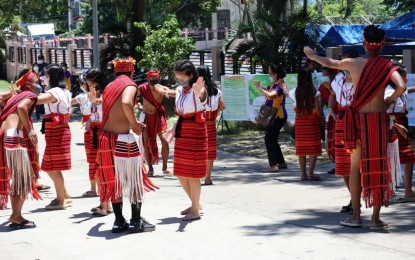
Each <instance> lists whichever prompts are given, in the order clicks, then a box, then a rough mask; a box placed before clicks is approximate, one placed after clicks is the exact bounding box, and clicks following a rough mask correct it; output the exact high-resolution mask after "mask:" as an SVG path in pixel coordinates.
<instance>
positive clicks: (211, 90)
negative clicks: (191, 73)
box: [197, 65, 218, 97]
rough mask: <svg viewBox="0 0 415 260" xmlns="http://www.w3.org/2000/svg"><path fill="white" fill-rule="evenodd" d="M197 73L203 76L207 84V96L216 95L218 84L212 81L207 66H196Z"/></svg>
mask: <svg viewBox="0 0 415 260" xmlns="http://www.w3.org/2000/svg"><path fill="white" fill-rule="evenodd" d="M197 74H198V75H199V77H203V79H204V81H205V85H206V86H207V92H208V96H209V97H211V96H216V95H217V94H218V86H216V84H215V82H213V81H212V76H211V74H210V69H209V66H206V65H200V66H199V67H197Z"/></svg>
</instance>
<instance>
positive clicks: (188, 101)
mask: <svg viewBox="0 0 415 260" xmlns="http://www.w3.org/2000/svg"><path fill="white" fill-rule="evenodd" d="M174 74H175V76H176V80H177V82H178V83H179V87H178V88H177V89H176V110H177V114H178V116H179V119H178V121H177V125H176V129H175V138H176V141H175V144H174V169H173V174H174V175H175V176H177V177H178V178H179V181H180V184H181V185H182V187H183V189H184V191H185V192H186V194H187V195H188V196H189V198H190V200H191V202H192V205H191V206H190V207H189V208H187V209H185V210H183V211H182V212H181V214H182V215H185V217H184V218H183V221H191V220H196V219H200V213H199V210H200V208H201V207H200V193H201V185H200V179H201V178H204V177H205V176H206V166H207V159H208V158H207V155H208V152H207V149H208V139H207V130H206V122H205V118H204V114H203V113H204V111H205V104H206V100H207V90H206V89H205V85H204V81H203V78H202V77H199V78H198V77H197V72H196V68H195V66H194V65H193V63H192V62H190V61H189V60H179V61H177V63H176V67H175V70H174Z"/></svg>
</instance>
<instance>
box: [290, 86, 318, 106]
mask: <svg viewBox="0 0 415 260" xmlns="http://www.w3.org/2000/svg"><path fill="white" fill-rule="evenodd" d="M296 89H297V88H293V89H291V90H290V92H288V97H289V98H291V99H292V100H293V101H294V103H293V105H294V107H296V106H297V101H296V100H295V90H296ZM318 96H320V91H318V90H317V91H316V94H315V95H314V97H318Z"/></svg>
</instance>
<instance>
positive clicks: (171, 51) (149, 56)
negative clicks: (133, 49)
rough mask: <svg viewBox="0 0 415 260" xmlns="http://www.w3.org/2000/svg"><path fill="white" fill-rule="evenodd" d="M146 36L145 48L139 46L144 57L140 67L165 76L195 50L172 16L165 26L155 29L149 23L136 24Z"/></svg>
mask: <svg viewBox="0 0 415 260" xmlns="http://www.w3.org/2000/svg"><path fill="white" fill-rule="evenodd" d="M134 25H135V26H136V27H138V28H141V29H142V30H143V32H144V34H145V35H146V40H145V42H144V46H142V47H141V46H138V47H137V51H138V52H139V53H140V54H141V55H142V59H141V60H140V61H139V62H138V66H139V67H141V68H145V69H151V68H157V69H159V70H160V72H161V73H162V74H163V75H167V74H168V73H169V72H170V71H172V69H173V67H174V63H175V62H176V61H177V60H179V59H184V58H187V57H188V56H189V53H190V52H191V51H192V50H193V49H194V44H193V42H192V40H190V39H185V38H184V37H183V36H182V33H181V30H180V28H179V23H178V22H177V19H176V18H175V17H174V16H173V15H170V16H169V17H168V19H167V20H166V21H165V22H164V23H163V25H161V26H159V27H157V28H155V29H153V28H152V27H151V26H150V25H148V24H147V23H135V24H134Z"/></svg>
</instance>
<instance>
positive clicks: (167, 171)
mask: <svg viewBox="0 0 415 260" xmlns="http://www.w3.org/2000/svg"><path fill="white" fill-rule="evenodd" d="M163 174H171V171H170V170H164V171H163Z"/></svg>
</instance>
